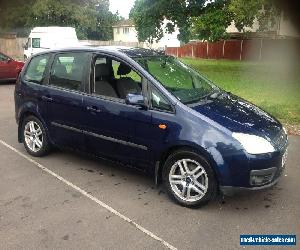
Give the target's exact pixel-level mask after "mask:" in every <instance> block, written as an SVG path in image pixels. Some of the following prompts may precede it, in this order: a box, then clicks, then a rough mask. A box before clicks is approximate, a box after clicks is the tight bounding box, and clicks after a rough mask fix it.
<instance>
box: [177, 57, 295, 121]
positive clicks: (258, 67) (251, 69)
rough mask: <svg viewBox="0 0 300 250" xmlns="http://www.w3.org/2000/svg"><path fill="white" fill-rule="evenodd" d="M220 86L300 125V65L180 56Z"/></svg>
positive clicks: (283, 119)
mask: <svg viewBox="0 0 300 250" xmlns="http://www.w3.org/2000/svg"><path fill="white" fill-rule="evenodd" d="M180 60H181V61H183V62H184V63H186V64H188V65H190V66H191V67H193V68H194V69H196V70H197V71H199V72H201V73H203V74H204V75H205V76H206V77H207V78H209V79H210V80H212V81H213V82H215V83H216V85H218V86H219V87H220V88H222V89H224V90H226V91H230V92H232V93H233V94H236V95H238V96H241V97H243V98H245V99H246V100H248V101H250V102H252V103H254V104H256V105H257V106H259V107H261V108H262V109H264V110H265V111H267V112H269V113H271V114H272V115H274V116H275V117H276V118H278V119H279V120H281V121H282V122H283V123H285V124H291V125H300V65H299V64H297V65H296V64H290V65H288V64H287V63H282V62H268V63H263V62H240V61H228V60H207V59H189V58H181V59H180Z"/></svg>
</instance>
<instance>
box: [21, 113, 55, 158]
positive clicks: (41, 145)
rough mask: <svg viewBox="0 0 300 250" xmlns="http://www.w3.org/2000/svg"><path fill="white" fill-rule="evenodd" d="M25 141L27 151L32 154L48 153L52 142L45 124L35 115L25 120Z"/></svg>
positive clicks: (23, 127)
mask: <svg viewBox="0 0 300 250" xmlns="http://www.w3.org/2000/svg"><path fill="white" fill-rule="evenodd" d="M22 131H23V143H24V146H25V149H26V150H27V152H28V153H29V154H30V155H32V156H36V157H39V156H43V155H46V154H47V153H48V152H49V150H50V144H49V141H48V138H47V134H46V131H45V128H44V126H43V124H42V123H41V122H40V120H39V119H37V118H36V117H34V116H28V117H26V118H25V119H24V121H23V126H22Z"/></svg>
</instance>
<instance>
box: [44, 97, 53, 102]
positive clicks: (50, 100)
mask: <svg viewBox="0 0 300 250" xmlns="http://www.w3.org/2000/svg"><path fill="white" fill-rule="evenodd" d="M42 100H43V101H46V102H52V101H53V99H52V98H51V97H50V96H45V95H43V96H42Z"/></svg>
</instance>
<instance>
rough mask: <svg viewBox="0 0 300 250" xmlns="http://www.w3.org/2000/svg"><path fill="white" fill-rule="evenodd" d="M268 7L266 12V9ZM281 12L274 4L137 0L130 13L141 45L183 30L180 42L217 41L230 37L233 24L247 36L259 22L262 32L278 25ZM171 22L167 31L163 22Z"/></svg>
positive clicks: (264, 0)
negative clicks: (228, 28)
mask: <svg viewBox="0 0 300 250" xmlns="http://www.w3.org/2000/svg"><path fill="white" fill-rule="evenodd" d="M263 6H264V7H265V8H264V10H263V11H262V7H263ZM278 13H279V11H278V8H277V7H276V6H275V5H274V3H273V1H272V0H247V1H245V0H214V1H206V0H156V1H153V0H136V1H135V4H134V6H133V8H132V10H131V12H130V17H131V18H132V19H133V20H134V22H135V25H136V29H137V31H138V38H139V40H140V41H145V40H148V41H149V42H153V41H155V40H159V39H160V38H161V37H162V35H163V32H164V31H165V32H169V33H170V32H173V31H174V27H175V25H176V26H177V27H178V28H179V32H180V34H179V37H178V38H179V39H180V40H181V41H184V42H187V41H189V40H190V39H191V38H196V39H205V40H209V41H217V40H220V39H223V38H226V37H227V33H226V28H227V27H228V25H230V23H231V22H232V21H234V22H235V24H236V27H237V28H238V29H239V30H240V31H242V32H244V31H245V29H244V28H245V27H246V26H248V27H251V26H252V25H253V22H254V20H255V18H257V20H258V21H259V22H260V24H261V26H260V27H261V29H262V30H265V29H267V28H268V27H269V26H270V24H272V23H274V21H275V19H276V15H278ZM165 19H167V20H168V21H169V23H168V25H167V26H166V28H165V30H164V28H163V27H162V24H163V21H164V20H165Z"/></svg>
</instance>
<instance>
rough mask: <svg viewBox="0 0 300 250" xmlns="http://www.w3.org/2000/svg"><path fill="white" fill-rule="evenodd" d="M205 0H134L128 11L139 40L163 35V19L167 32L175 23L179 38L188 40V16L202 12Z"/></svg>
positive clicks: (154, 38)
mask: <svg viewBox="0 0 300 250" xmlns="http://www.w3.org/2000/svg"><path fill="white" fill-rule="evenodd" d="M205 2H206V0H189V1H183V0H157V1H153V0H136V1H135V4H134V6H133V8H132V10H131V12H130V15H129V16H130V18H132V19H133V20H134V22H135V25H136V28H137V31H138V38H139V40H140V41H145V40H148V41H150V42H153V41H154V40H159V39H160V38H161V37H162V35H163V29H162V24H163V21H164V20H165V19H167V20H168V23H167V25H166V31H167V32H173V31H174V28H175V25H176V26H177V27H178V28H179V31H180V35H179V38H180V39H181V40H182V41H188V40H189V37H190V30H189V27H190V25H191V20H190V17H195V16H198V15H200V14H201V13H202V12H203V7H204V4H205Z"/></svg>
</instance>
